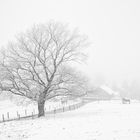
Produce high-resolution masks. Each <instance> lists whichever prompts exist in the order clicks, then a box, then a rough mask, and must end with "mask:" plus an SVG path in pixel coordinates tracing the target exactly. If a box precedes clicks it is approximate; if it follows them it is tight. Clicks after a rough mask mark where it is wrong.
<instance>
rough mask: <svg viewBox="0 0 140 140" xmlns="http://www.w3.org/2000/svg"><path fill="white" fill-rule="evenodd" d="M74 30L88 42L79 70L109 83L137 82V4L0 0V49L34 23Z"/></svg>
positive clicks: (109, 0)
mask: <svg viewBox="0 0 140 140" xmlns="http://www.w3.org/2000/svg"><path fill="white" fill-rule="evenodd" d="M49 20H56V21H60V22H63V23H69V24H70V26H71V27H78V28H79V30H80V31H81V32H82V33H85V34H87V35H88V36H89V39H90V41H91V42H92V45H91V48H90V50H89V60H88V62H87V64H86V65H84V66H82V67H81V68H82V70H83V71H85V72H86V73H87V74H88V75H90V77H91V79H95V75H101V76H103V77H105V78H106V79H107V80H109V81H122V80H131V79H135V78H140V63H139V61H140V1H139V0H106V1H105V0H0V46H1V47H2V46H4V45H6V43H7V42H8V41H9V40H13V38H14V36H15V35H16V34H17V33H19V32H22V31H25V30H26V29H28V28H30V27H31V26H32V25H33V24H35V23H37V24H38V23H45V22H47V21H49Z"/></svg>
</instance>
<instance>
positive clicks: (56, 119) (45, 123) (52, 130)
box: [0, 101, 140, 140]
mask: <svg viewBox="0 0 140 140" xmlns="http://www.w3.org/2000/svg"><path fill="white" fill-rule="evenodd" d="M24 139H25V140H140V103H135V102H134V103H131V104H121V102H120V101H104V102H103V101H101V102H99V103H98V102H93V103H89V104H86V105H85V106H83V107H81V108H79V109H77V110H73V111H69V112H65V113H59V114H55V115H54V114H52V115H51V114H50V115H48V116H46V117H45V118H39V119H34V120H20V121H12V122H5V123H1V124H0V140H24Z"/></svg>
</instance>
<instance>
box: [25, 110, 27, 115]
mask: <svg viewBox="0 0 140 140" xmlns="http://www.w3.org/2000/svg"><path fill="white" fill-rule="evenodd" d="M26 116H27V110H26V109H25V117H26Z"/></svg>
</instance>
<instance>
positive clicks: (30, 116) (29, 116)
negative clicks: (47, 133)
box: [0, 102, 85, 123]
mask: <svg viewBox="0 0 140 140" xmlns="http://www.w3.org/2000/svg"><path fill="white" fill-rule="evenodd" d="M84 104H85V103H84V102H79V103H76V104H72V105H68V106H62V107H60V108H54V109H53V110H47V109H46V108H45V115H48V114H54V115H55V114H56V113H62V112H66V111H70V110H74V109H77V108H79V107H81V106H83V105H84ZM23 111H24V114H23V113H22V115H21V114H20V112H19V111H17V112H16V117H11V116H10V113H9V112H7V113H6V114H2V115H1V120H0V123H2V122H8V121H14V120H22V119H35V118H37V116H38V113H36V112H35V109H33V110H32V111H28V110H27V109H25V110H23Z"/></svg>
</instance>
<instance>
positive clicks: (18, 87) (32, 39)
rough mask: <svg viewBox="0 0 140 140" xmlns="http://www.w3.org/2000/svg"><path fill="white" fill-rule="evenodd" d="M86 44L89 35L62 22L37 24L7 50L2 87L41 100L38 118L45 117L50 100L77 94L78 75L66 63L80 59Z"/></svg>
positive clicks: (0, 69) (0, 75) (1, 71)
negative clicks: (70, 29) (46, 104)
mask: <svg viewBox="0 0 140 140" xmlns="http://www.w3.org/2000/svg"><path fill="white" fill-rule="evenodd" d="M86 45H87V38H86V37H85V36H83V35H80V34H79V33H78V32H76V31H72V32H71V31H69V30H68V28H67V26H64V25H62V24H60V23H54V22H51V23H48V24H45V25H36V26H34V27H33V28H32V29H31V30H28V31H27V32H25V33H21V34H20V35H18V37H17V38H16V41H15V42H11V43H9V45H8V47H7V49H6V50H5V51H3V53H2V54H3V58H2V59H1V64H0V81H1V82H0V88H1V90H2V91H8V92H11V93H13V94H16V95H19V96H23V97H27V98H29V99H31V100H35V101H37V103H38V111H39V115H38V117H40V116H44V104H45V101H46V100H48V99H51V98H54V97H56V96H63V95H71V94H73V93H75V94H76V90H75V92H74V91H73V90H72V89H75V88H72V87H74V86H76V85H78V84H76V83H78V82H77V81H76V80H77V77H76V76H74V73H73V72H71V71H68V69H67V70H66V67H65V65H66V64H67V65H70V64H71V63H72V62H80V61H81V58H83V56H84V55H83V53H82V50H83V48H84V47H85V46H86ZM70 85H71V86H70ZM79 85H80V84H79ZM79 89H80V88H79ZM81 94H83V93H81Z"/></svg>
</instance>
